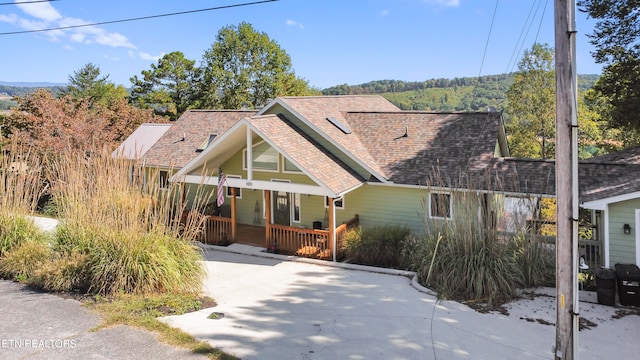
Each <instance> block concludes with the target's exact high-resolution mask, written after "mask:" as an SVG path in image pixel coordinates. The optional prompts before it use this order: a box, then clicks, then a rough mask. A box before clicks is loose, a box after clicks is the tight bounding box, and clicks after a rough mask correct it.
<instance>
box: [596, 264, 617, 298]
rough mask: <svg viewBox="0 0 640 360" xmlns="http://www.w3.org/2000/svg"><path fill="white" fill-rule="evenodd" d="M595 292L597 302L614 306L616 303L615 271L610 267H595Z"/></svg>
mask: <svg viewBox="0 0 640 360" xmlns="http://www.w3.org/2000/svg"><path fill="white" fill-rule="evenodd" d="M596 292H597V293H598V304H601V305H609V306H614V305H615V304H616V272H615V270H612V269H605V268H599V269H596Z"/></svg>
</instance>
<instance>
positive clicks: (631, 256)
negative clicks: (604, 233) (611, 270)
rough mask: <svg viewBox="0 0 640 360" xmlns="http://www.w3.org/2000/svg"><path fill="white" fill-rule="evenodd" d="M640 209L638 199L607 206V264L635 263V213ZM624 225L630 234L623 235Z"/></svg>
mask: <svg viewBox="0 0 640 360" xmlns="http://www.w3.org/2000/svg"><path fill="white" fill-rule="evenodd" d="M636 209H640V199H634V200H629V201H622V202H619V203H614V204H611V205H609V254H610V255H609V264H610V265H611V266H614V265H615V264H617V263H623V264H635V263H636V221H635V211H636ZM624 224H629V225H630V226H631V234H625V233H624V230H623V227H624Z"/></svg>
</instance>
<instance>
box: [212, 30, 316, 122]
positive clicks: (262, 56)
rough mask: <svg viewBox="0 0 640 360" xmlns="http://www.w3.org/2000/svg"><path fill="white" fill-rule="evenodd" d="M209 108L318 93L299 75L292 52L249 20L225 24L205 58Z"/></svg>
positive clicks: (257, 104) (244, 105) (258, 103)
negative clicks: (289, 52)
mask: <svg viewBox="0 0 640 360" xmlns="http://www.w3.org/2000/svg"><path fill="white" fill-rule="evenodd" d="M201 68H202V71H203V79H202V82H201V87H200V95H201V99H202V106H203V107H205V108H228V109H240V108H256V107H260V106H263V105H265V104H267V103H268V102H269V101H270V100H272V99H274V98H275V97H277V96H284V95H309V94H311V93H314V91H313V90H312V89H310V88H309V86H308V83H307V81H305V80H304V79H301V78H298V77H296V75H295V73H294V71H293V69H292V66H291V58H290V57H289V55H288V54H287V53H286V52H285V51H284V50H283V49H282V48H281V47H280V46H279V45H278V44H277V43H276V42H275V41H273V40H271V39H270V38H269V36H267V34H265V33H261V32H258V31H256V30H254V28H253V26H251V24H248V23H246V22H243V23H241V24H240V25H238V26H227V27H224V28H222V29H221V30H220V31H219V32H218V34H217V36H216V41H215V42H214V43H213V44H212V45H211V48H210V49H208V50H207V51H206V52H205V54H204V56H203V59H202V65H201Z"/></svg>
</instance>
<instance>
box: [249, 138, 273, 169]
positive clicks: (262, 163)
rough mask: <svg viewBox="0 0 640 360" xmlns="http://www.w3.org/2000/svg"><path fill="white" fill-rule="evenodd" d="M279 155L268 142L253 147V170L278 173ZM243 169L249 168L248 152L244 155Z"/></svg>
mask: <svg viewBox="0 0 640 360" xmlns="http://www.w3.org/2000/svg"><path fill="white" fill-rule="evenodd" d="M278 158H279V154H278V152H277V151H276V149H274V148H272V147H271V146H270V145H269V144H267V143H266V142H264V141H263V142H261V143H259V144H257V145H253V170H263V171H278ZM242 164H243V167H244V168H245V169H246V168H247V150H244V152H243V155H242Z"/></svg>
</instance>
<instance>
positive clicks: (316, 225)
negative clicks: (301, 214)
mask: <svg viewBox="0 0 640 360" xmlns="http://www.w3.org/2000/svg"><path fill="white" fill-rule="evenodd" d="M313 230H322V221H314V222H313Z"/></svg>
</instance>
